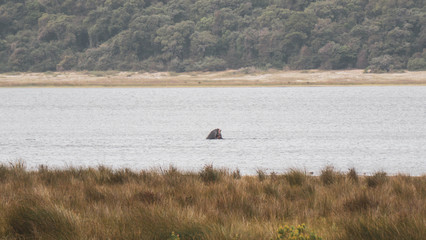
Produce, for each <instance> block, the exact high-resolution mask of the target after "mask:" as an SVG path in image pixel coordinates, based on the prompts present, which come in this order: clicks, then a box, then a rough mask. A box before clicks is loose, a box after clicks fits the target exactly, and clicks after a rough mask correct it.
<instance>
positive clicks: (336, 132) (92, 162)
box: [0, 86, 426, 175]
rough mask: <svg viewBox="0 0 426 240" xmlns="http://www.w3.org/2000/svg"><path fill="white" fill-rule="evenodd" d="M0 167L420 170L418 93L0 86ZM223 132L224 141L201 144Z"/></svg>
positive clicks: (407, 89) (422, 97) (423, 106)
mask: <svg viewBox="0 0 426 240" xmlns="http://www.w3.org/2000/svg"><path fill="white" fill-rule="evenodd" d="M0 99H1V101H0V150H1V151H0V163H8V162H14V161H16V160H17V159H22V160H23V161H25V163H26V165H27V166H28V167H29V168H36V167H37V166H38V165H40V164H44V165H47V166H49V167H54V168H61V167H67V166H77V167H78V166H98V165H106V166H109V167H113V168H124V167H126V168H131V169H134V170H139V169H149V168H157V167H162V168H167V167H168V166H169V165H174V166H176V167H178V168H179V169H184V170H199V169H201V168H202V167H203V166H204V165H206V164H213V165H214V166H215V167H226V168H230V169H235V168H238V169H240V170H241V172H242V173H244V174H253V173H255V172H256V170H257V169H262V170H265V171H275V172H282V171H285V170H287V169H289V168H298V169H302V170H303V169H304V170H306V171H313V172H314V173H316V174H318V173H319V172H320V170H321V169H322V168H323V167H324V166H326V165H333V166H335V167H336V168H337V169H338V170H342V171H346V170H347V169H348V168H351V167H355V168H356V169H357V170H358V172H360V173H372V172H374V171H379V170H384V171H386V172H388V173H390V174H395V173H398V172H401V173H407V174H411V175H421V174H425V173H426V164H425V163H426V159H425V158H426V157H425V156H426V124H425V123H426V87H424V86H389V87H383V86H380V87H379V86H372V87H288V88H1V89H0ZM214 128H221V129H222V131H223V132H222V134H223V137H224V138H225V139H224V140H206V139H205V137H206V136H207V135H208V133H209V132H210V130H212V129H214Z"/></svg>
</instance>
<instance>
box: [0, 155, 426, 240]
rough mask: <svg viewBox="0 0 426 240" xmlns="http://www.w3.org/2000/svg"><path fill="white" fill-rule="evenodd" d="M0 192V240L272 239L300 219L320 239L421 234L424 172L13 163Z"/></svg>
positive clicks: (0, 180) (424, 232) (424, 228)
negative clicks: (248, 171) (253, 171)
mask: <svg viewBox="0 0 426 240" xmlns="http://www.w3.org/2000/svg"><path fill="white" fill-rule="evenodd" d="M0 193H1V195H0V196H1V197H0V201H1V204H0V238H1V239H177V235H179V238H180V239H278V237H279V235H278V233H277V231H278V229H279V228H280V226H281V227H282V228H281V230H283V229H287V230H288V229H290V231H291V227H288V228H286V227H285V226H284V225H288V226H298V225H301V224H302V223H304V224H305V225H306V231H308V232H310V233H314V234H316V236H320V237H322V238H323V239H387V240H389V239H424V236H426V219H425V218H426V217H425V216H426V176H422V177H412V176H406V175H396V176H388V175H387V174H386V173H384V172H377V173H375V174H374V175H372V176H358V174H357V173H356V171H355V169H352V170H351V171H348V172H345V173H344V172H338V171H335V170H334V169H333V168H332V167H326V168H324V169H323V170H322V172H321V175H320V176H310V175H307V174H305V173H304V172H303V171H299V170H289V171H288V172H285V173H280V174H265V173H264V172H261V171H259V172H258V174H257V175H256V176H241V175H240V174H239V172H238V170H235V171H231V170H223V169H215V168H213V167H212V166H206V167H205V168H203V169H202V170H200V171H199V172H184V171H179V170H177V169H175V168H173V167H170V168H169V169H166V170H149V171H140V172H134V171H130V170H128V169H122V170H111V169H108V168H105V167H98V168H68V169H62V170H50V169H48V168H46V167H40V168H39V169H38V170H37V171H27V170H26V169H25V167H24V166H23V165H22V164H20V163H17V164H13V165H0ZM293 231H295V230H293ZM281 232H282V231H281ZM284 239H286V238H284ZM311 239H315V238H311ZM316 239H318V238H316Z"/></svg>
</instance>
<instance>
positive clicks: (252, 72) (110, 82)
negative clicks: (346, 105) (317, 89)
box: [0, 68, 426, 87]
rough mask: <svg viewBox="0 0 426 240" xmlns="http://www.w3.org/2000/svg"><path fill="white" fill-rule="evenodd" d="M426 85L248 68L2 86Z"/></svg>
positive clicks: (3, 81) (40, 78) (34, 78)
mask: <svg viewBox="0 0 426 240" xmlns="http://www.w3.org/2000/svg"><path fill="white" fill-rule="evenodd" d="M413 84H414V85H426V72H425V71H419V72H404V73H382V74H370V73H364V71H363V70H345V71H320V70H305V71H279V70H268V71H262V70H258V69H252V68H245V69H240V70H228V71H222V72H190V73H168V72H159V73H139V72H116V71H105V72H46V73H3V74H0V87H234V86H324V85H325V86H327V85H413Z"/></svg>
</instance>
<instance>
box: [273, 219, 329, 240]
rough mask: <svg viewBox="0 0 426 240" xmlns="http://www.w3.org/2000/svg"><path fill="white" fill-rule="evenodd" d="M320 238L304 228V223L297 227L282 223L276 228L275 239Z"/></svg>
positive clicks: (299, 239) (312, 239)
mask: <svg viewBox="0 0 426 240" xmlns="http://www.w3.org/2000/svg"><path fill="white" fill-rule="evenodd" d="M280 239H285V240H321V239H322V238H321V237H319V236H317V235H315V234H314V233H311V232H309V231H307V230H306V226H305V224H303V223H302V224H300V225H298V226H297V227H294V226H288V225H284V226H281V227H280V228H279V229H278V234H277V237H276V238H275V240H280Z"/></svg>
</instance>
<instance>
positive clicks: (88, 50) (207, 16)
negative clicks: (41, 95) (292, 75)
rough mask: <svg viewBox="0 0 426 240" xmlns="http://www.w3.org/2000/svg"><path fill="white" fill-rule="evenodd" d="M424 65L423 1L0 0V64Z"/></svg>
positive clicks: (1, 68)
mask: <svg viewBox="0 0 426 240" xmlns="http://www.w3.org/2000/svg"><path fill="white" fill-rule="evenodd" d="M248 66H255V67H260V68H271V67H272V68H280V69H282V68H287V69H311V68H321V69H346V68H363V69H364V68H367V67H368V68H370V69H371V70H373V71H391V70H394V69H407V68H408V69H410V70H426V2H425V0H13V1H12V0H0V72H10V71H56V70H58V71H66V70H135V71H138V70H149V71H166V70H168V71H199V70H202V71H207V70H211V71H215V70H223V69H226V68H241V67H248Z"/></svg>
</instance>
